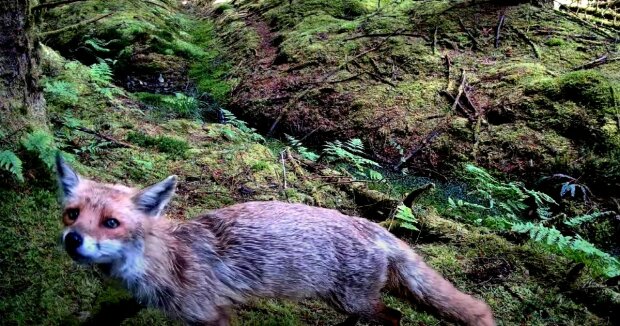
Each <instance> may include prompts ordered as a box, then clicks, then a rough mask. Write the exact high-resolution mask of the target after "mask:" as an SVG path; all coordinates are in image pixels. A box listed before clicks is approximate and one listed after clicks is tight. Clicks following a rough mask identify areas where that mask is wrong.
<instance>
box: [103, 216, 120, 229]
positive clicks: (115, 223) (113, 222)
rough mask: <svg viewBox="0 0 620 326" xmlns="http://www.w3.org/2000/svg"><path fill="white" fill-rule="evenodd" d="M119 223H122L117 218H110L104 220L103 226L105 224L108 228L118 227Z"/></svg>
mask: <svg viewBox="0 0 620 326" xmlns="http://www.w3.org/2000/svg"><path fill="white" fill-rule="evenodd" d="M119 225H120V223H119V222H118V220H117V219H115V218H108V219H106V220H105V221H103V226H105V227H106V228H108V229H116V228H117V227H118V226H119Z"/></svg>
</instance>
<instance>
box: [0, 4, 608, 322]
mask: <svg viewBox="0 0 620 326" xmlns="http://www.w3.org/2000/svg"><path fill="white" fill-rule="evenodd" d="M377 3H380V4H381V7H380V8H379V10H378V9H377V8H376V7H377ZM190 4H191V6H185V7H184V6H183V5H182V4H180V3H177V2H176V1H171V0H169V1H158V0H153V1H122V0H112V1H85V2H77V3H73V4H70V5H66V6H60V7H57V8H54V9H51V10H49V11H47V12H46V13H44V14H43V15H42V17H41V22H40V26H41V28H42V29H44V30H48V31H51V30H57V29H59V28H61V27H63V26H67V25H71V24H75V23H78V22H80V21H83V20H84V19H88V18H90V17H92V16H93V15H98V14H103V13H112V15H111V16H109V17H106V18H103V19H101V20H99V21H97V22H95V23H92V24H88V25H85V26H80V27H77V28H74V29H69V30H66V31H64V32H62V33H56V34H52V35H50V36H47V37H46V38H44V39H43V43H44V44H46V45H43V46H42V48H41V58H42V62H41V67H42V69H43V74H44V78H43V79H42V81H41V84H42V87H43V88H44V91H45V97H46V99H47V108H48V117H49V120H50V122H51V131H52V133H53V136H54V140H55V144H56V146H57V147H58V148H59V149H61V150H62V151H64V152H65V153H67V154H69V157H70V159H72V162H73V165H74V166H75V167H76V169H77V170H78V171H79V172H80V173H82V174H83V175H85V176H88V177H91V178H94V179H96V180H100V181H105V182H119V183H124V184H129V185H133V186H144V185H147V184H150V183H153V182H155V181H158V180H160V179H162V178H164V177H166V176H167V175H169V174H177V175H179V176H180V182H179V189H178V191H177V195H176V197H175V198H174V200H173V202H172V204H171V208H170V210H169V216H170V217H171V218H178V219H187V218H191V217H193V216H196V215H198V214H199V213H200V212H202V211H204V210H207V209H211V208H217V207H221V206H223V205H228V204H232V203H235V202H242V201H247V200H272V199H278V200H286V201H291V202H303V203H307V204H311V205H318V206H323V207H330V208H337V209H340V210H342V211H344V212H347V213H351V214H365V215H366V216H367V217H369V218H373V219H375V220H377V221H380V220H381V219H384V218H382V217H381V216H368V215H367V214H368V212H367V210H365V209H364V207H362V206H360V203H359V198H356V197H354V196H351V191H348V190H347V187H348V184H347V181H346V180H349V179H348V178H346V176H344V175H342V174H343V173H344V172H336V171H335V170H333V169H332V168H331V167H330V166H329V165H320V166H319V168H317V167H316V166H314V165H313V166H308V165H304V163H303V161H304V160H303V158H301V157H299V156H298V155H295V154H294V155H292V156H288V154H287V153H286V151H285V150H284V149H285V148H286V146H287V144H286V143H284V142H281V141H279V140H277V139H273V138H267V139H265V138H263V136H261V135H259V134H258V133H256V132H254V131H253V130H251V129H250V128H248V126H247V125H246V124H244V123H243V122H242V121H240V120H237V119H236V118H234V117H232V116H224V117H223V116H222V115H221V114H220V113H218V112H219V111H218V110H217V109H219V108H220V107H221V106H222V105H226V106H227V107H228V108H230V109H232V110H234V112H235V113H238V116H240V117H244V118H245V120H247V121H250V122H252V123H251V125H252V126H256V127H258V128H259V129H260V130H262V131H266V130H268V129H269V128H270V127H271V126H272V123H273V121H274V120H275V119H277V117H278V115H280V112H285V113H284V114H283V115H282V119H281V120H280V122H279V124H278V125H276V128H275V130H276V132H277V133H284V132H290V133H292V134H295V135H297V136H298V137H299V138H301V137H303V136H307V138H306V139H307V140H308V141H309V142H310V143H312V142H314V143H317V144H318V143H320V142H322V141H324V140H333V139H334V138H340V139H348V138H352V137H361V138H363V139H364V141H365V143H367V144H368V145H369V146H368V147H369V148H370V149H371V151H372V153H371V154H372V155H373V156H374V157H375V159H377V160H379V161H382V162H383V163H384V164H385V165H386V166H389V165H390V163H393V162H394V160H398V159H399V158H400V157H399V156H401V155H404V154H405V153H406V152H407V151H408V150H409V149H410V148H412V147H415V145H416V144H418V143H419V142H420V141H421V140H422V139H425V137H427V135H428V133H430V132H432V131H433V130H434V129H435V128H437V126H438V124H439V123H440V121H445V122H447V123H446V126H447V127H445V129H442V130H441V133H440V135H439V136H438V137H437V138H433V141H432V142H431V144H430V145H429V146H427V147H423V148H422V150H421V151H420V153H421V154H420V157H416V158H415V159H414V160H413V163H415V164H425V165H427V169H428V170H437V171H440V172H437V171H435V172H434V173H435V174H434V176H435V177H437V175H439V176H441V175H442V173H444V172H445V171H444V170H442V169H444V168H445V167H446V166H457V165H458V163H459V162H462V161H470V160H475V161H476V162H478V163H480V164H485V165H487V166H489V167H495V168H496V169H497V170H500V171H503V172H509V173H512V172H516V171H518V172H521V173H526V172H527V173H529V172H528V171H534V172H535V173H539V172H541V173H542V172H548V171H552V168H553V167H558V168H559V167H564V168H566V169H569V171H570V172H571V173H580V172H579V171H581V172H583V173H586V172H588V173H591V175H592V176H593V177H596V178H597V179H601V180H600V181H599V182H603V181H605V182H607V183H608V184H606V185H605V184H603V186H605V187H611V186H613V185H615V184H616V183H617V180H618V179H617V177H618V176H617V174H616V173H618V172H617V171H618V169H617V168H616V164H617V162H616V161H615V157H617V156H615V155H617V154H614V153H618V152H617V149H618V148H619V147H618V146H620V140H619V139H618V126H617V125H616V124H615V123H616V120H614V119H617V114H618V112H617V111H615V109H614V108H615V105H616V104H615V103H616V101H617V99H616V97H617V95H616V94H618V91H616V88H617V87H618V82H619V81H620V77H619V76H620V74H618V69H619V68H618V65H617V64H608V65H605V66H603V67H605V68H603V67H601V68H597V69H591V70H579V71H575V72H571V71H569V70H570V68H572V67H573V66H577V65H580V64H582V63H584V62H586V61H589V60H591V59H593V58H594V57H595V56H596V55H598V54H599V53H600V51H601V49H602V48H604V47H610V46H611V47H615V46H616V45H613V44H608V43H607V40H606V39H603V38H602V37H601V36H599V35H597V34H593V33H592V32H591V31H590V30H587V29H585V27H583V26H582V25H579V24H577V23H575V22H573V21H571V20H567V19H560V18H559V17H561V16H558V15H556V14H554V13H552V12H548V11H544V10H541V9H539V8H536V7H532V6H529V5H519V6H508V7H505V8H500V7H497V8H495V7H492V9H488V8H486V7H482V6H473V7H464V8H459V7H456V8H452V6H451V5H450V3H449V2H447V1H446V2H443V1H430V2H429V1H423V2H417V1H380V2H376V1H352V0H342V1H320V0H308V1H302V0H299V1H298V0H295V1H291V2H289V1H275V0H268V1H253V2H250V1H236V2H234V4H233V3H232V2H227V1H216V4H212V3H210V2H209V1H202V2H201V1H196V2H190ZM487 6H489V5H488V4H487ZM485 8H486V10H483V9H485ZM500 9H503V10H504V13H505V15H506V17H507V23H506V26H505V27H504V30H503V32H502V34H501V39H500V40H501V41H500V47H499V48H497V49H496V48H494V45H493V43H494V41H495V35H494V33H493V27H494V26H495V24H496V23H497V21H496V20H497V13H498V12H499V10H500ZM437 11H439V12H442V15H441V16H437V14H436V12H437ZM458 18H461V19H462V25H464V26H465V28H463V26H461V23H460V22H459V19H458ZM543 24H544V25H543ZM465 29H467V30H469V33H470V34H472V35H473V39H475V40H476V41H475V43H474V41H472V37H471V36H469V35H468V33H467V32H465ZM435 30H437V33H435ZM517 30H518V31H520V32H523V33H525V35H528V37H529V38H530V39H531V41H533V42H534V44H535V46H536V48H537V51H539V52H540V58H536V57H535V56H534V52H533V50H532V46H531V45H530V44H529V43H528V42H527V41H526V40H525V39H524V38H523V37H520V36H519V33H518V32H517ZM435 34H437V41H436V42H434V35H435ZM586 36H588V37H586ZM584 42H585V43H587V45H588V46H587V47H584V45H583V43H584ZM433 44H436V45H435V46H433ZM476 44H477V45H476ZM433 48H434V51H433ZM613 50H614V51H615V49H613ZM365 52H367V53H366V54H364V53H365ZM446 57H448V58H449V59H450V62H451V65H450V67H451V69H450V71H451V72H450V78H449V80H448V79H446V77H445V76H446V75H445V73H446V70H444V68H445V66H444V60H445V58H446ZM442 67H443V68H442ZM108 68H109V69H108ZM460 69H465V70H466V78H467V81H468V85H469V86H468V87H467V93H468V96H470V97H471V103H472V104H473V105H475V107H477V108H479V109H480V110H482V111H484V112H485V115H484V117H485V118H484V121H483V123H482V127H481V128H480V129H479V130H478V131H475V130H476V129H475V128H473V127H472V125H475V121H471V119H470V118H469V117H468V116H467V115H466V114H464V113H459V114H452V113H451V112H450V111H449V108H450V105H451V103H450V101H449V100H447V99H446V98H445V97H444V95H441V94H440V93H439V92H440V91H441V90H447V91H448V92H449V93H453V94H454V92H455V90H456V88H457V87H458V86H459V85H458V84H459V70H460ZM463 105H464V104H463ZM474 113H475V112H471V114H474ZM447 117H450V118H449V119H448V118H447ZM240 119H241V120H244V119H243V118H240ZM474 136H476V137H474ZM475 139H479V140H478V141H477V142H476V141H475ZM476 143H477V145H474V144H476ZM474 146H475V147H476V148H477V149H476V150H474ZM472 153H476V154H475V157H472ZM283 165H284V168H283ZM414 166H415V165H414ZM24 168H25V173H24V175H25V176H26V179H27V180H28V182H26V183H19V182H17V181H14V180H13V181H12V180H9V179H8V178H7V179H6V181H4V182H1V183H0V198H1V200H0V316H1V317H0V324H3V325H113V324H122V325H168V324H170V325H172V324H175V322H173V321H170V320H168V319H166V318H165V317H164V316H163V315H161V314H160V313H159V312H158V311H154V310H150V309H143V308H141V307H140V306H138V305H137V304H136V303H135V302H133V301H132V300H131V298H130V297H129V296H128V294H127V293H126V292H125V291H124V290H122V289H121V288H120V287H119V286H118V284H116V283H115V282H113V281H111V280H108V279H105V278H104V277H103V276H102V275H100V274H99V273H98V272H97V271H96V270H95V269H92V268H89V267H83V266H78V265H76V264H74V263H72V262H71V261H70V259H69V258H68V257H67V255H66V254H65V253H64V252H63V250H62V249H61V248H60V246H59V244H58V236H59V234H60V233H59V232H60V230H61V227H62V226H61V222H60V212H59V209H60V207H59V205H58V202H57V193H56V186H55V180H54V176H53V173H52V172H51V171H45V169H46V167H45V166H44V165H41V164H40V163H37V157H36V155H33V156H32V160H31V161H28V162H25V166H24ZM42 171H45V172H42ZM534 172H533V173H534ZM386 175H388V174H387V173H386ZM340 177H343V178H340ZM614 178H616V179H614ZM339 180H345V181H343V182H339ZM451 180H452V178H447V179H444V181H443V183H442V185H440V186H439V187H437V190H436V191H435V192H434V193H430V194H427V195H425V196H424V197H422V198H421V199H420V201H419V202H418V204H417V205H418V207H417V211H416V212H418V213H419V214H418V215H419V224H418V225H417V226H418V227H419V228H420V231H419V232H411V231H408V230H394V231H395V232H396V233H397V234H398V235H399V236H401V237H402V238H403V239H406V240H407V241H409V242H410V243H411V244H412V246H414V247H415V248H416V250H417V251H418V252H419V253H420V254H422V255H423V256H424V257H425V258H426V260H427V262H428V263H429V264H430V265H431V266H432V267H434V268H436V269H437V270H439V271H440V272H441V273H442V274H443V275H444V276H445V277H447V278H448V279H449V280H451V281H453V282H454V283H455V284H456V285H457V286H458V287H459V288H461V289H463V290H464V291H467V292H469V293H472V294H474V295H475V296H477V297H480V298H483V299H484V300H486V301H487V302H488V303H489V304H490V305H491V307H492V309H493V310H494V312H495V314H496V317H497V319H498V322H499V324H500V325H612V324H614V323H617V322H618V320H619V319H618V311H620V310H618V309H620V295H619V294H618V292H616V291H617V284H616V285H615V286H614V285H613V284H612V285H605V284H604V283H602V280H601V279H598V278H594V277H592V275H591V274H589V273H588V272H587V271H586V272H584V273H581V274H579V275H577V276H575V277H573V275H572V274H571V267H572V266H573V264H572V263H571V262H570V261H569V260H567V259H565V258H563V257H560V256H557V255H553V254H551V253H549V252H548V251H545V250H544V249H543V248H542V247H540V246H537V245H535V244H532V243H530V242H526V241H523V239H520V238H515V237H511V236H509V235H507V236H505V237H502V236H499V235H497V234H494V233H492V232H490V231H489V230H487V229H485V228H480V227H474V226H471V225H466V224H461V223H459V222H455V221H453V220H449V219H446V218H444V217H442V216H441V214H443V213H444V212H445V211H446V207H447V202H446V199H447V197H448V196H451V197H453V198H455V199H459V198H466V197H467V196H468V194H467V193H466V192H465V191H464V190H463V187H461V186H460V184H458V183H457V182H453V181H451ZM285 184H286V186H285ZM358 186H359V187H361V188H363V189H368V188H370V189H372V190H381V191H386V192H388V190H389V192H390V193H391V195H392V196H393V197H395V198H396V199H401V198H400V196H401V195H402V194H405V193H407V192H408V191H410V190H411V187H410V186H411V184H407V183H398V184H396V183H395V184H391V185H386V184H373V183H372V182H371V183H368V184H358ZM603 186H601V187H603ZM613 227H614V226H609V228H603V229H601V234H603V233H604V232H610V231H609V230H610V229H612V228H613ZM611 234H612V235H609V234H608V235H607V236H605V237H603V236H602V239H601V241H600V242H604V241H610V240H609V239H610V238H611V237H612V236H613V232H611ZM611 241H612V242H613V240H611ZM386 302H388V303H389V304H390V305H391V306H394V307H396V308H398V309H399V310H401V311H402V312H403V313H404V316H405V317H404V320H403V324H404V325H444V324H448V323H447V322H445V321H439V320H437V319H436V318H434V317H432V316H430V315H428V314H426V313H424V312H423V311H417V310H415V309H414V308H413V307H411V306H409V305H408V304H406V303H403V302H399V301H397V300H396V299H394V298H391V297H386ZM235 314H236V315H235V317H234V323H235V324H236V325H333V324H336V323H337V322H340V321H342V320H343V319H344V317H343V316H341V315H338V314H337V313H336V312H334V311H333V310H332V309H330V308H329V307H327V306H326V305H324V304H322V303H320V302H316V301H303V302H300V303H292V302H286V301H279V300H258V301H256V302H251V303H249V304H247V305H245V306H242V307H239V308H238V309H237V310H236V311H235Z"/></svg>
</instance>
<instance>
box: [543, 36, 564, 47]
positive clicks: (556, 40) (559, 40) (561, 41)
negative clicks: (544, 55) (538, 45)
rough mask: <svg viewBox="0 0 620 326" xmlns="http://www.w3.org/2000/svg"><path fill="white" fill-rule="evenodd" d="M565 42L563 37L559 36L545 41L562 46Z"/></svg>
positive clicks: (549, 44) (550, 44)
mask: <svg viewBox="0 0 620 326" xmlns="http://www.w3.org/2000/svg"><path fill="white" fill-rule="evenodd" d="M565 43H566V42H565V41H564V40H563V39H561V38H557V37H552V38H550V39H548V40H547V41H546V42H545V44H547V45H548V46H562V45H564V44H565Z"/></svg>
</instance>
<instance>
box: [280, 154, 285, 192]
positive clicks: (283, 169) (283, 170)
mask: <svg viewBox="0 0 620 326" xmlns="http://www.w3.org/2000/svg"><path fill="white" fill-rule="evenodd" d="M284 153H285V151H281V152H280V159H281V160H282V179H284V189H286V165H285V164H284Z"/></svg>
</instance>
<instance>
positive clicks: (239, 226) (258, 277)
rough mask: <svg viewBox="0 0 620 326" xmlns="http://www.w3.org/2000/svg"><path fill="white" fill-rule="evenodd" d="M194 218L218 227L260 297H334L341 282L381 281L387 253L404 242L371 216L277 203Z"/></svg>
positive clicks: (222, 246) (223, 244)
mask: <svg viewBox="0 0 620 326" xmlns="http://www.w3.org/2000/svg"><path fill="white" fill-rule="evenodd" d="M195 222H197V223H199V224H200V225H202V226H204V227H205V228H206V229H208V230H209V231H211V233H212V234H213V236H214V238H215V241H216V243H218V245H217V246H216V247H217V249H216V250H217V251H218V255H219V256H220V257H221V258H222V259H223V261H224V263H225V264H226V265H227V266H230V267H231V270H232V271H233V272H234V273H235V274H236V275H235V276H234V277H237V280H236V281H238V280H239V279H240V278H241V279H244V281H245V283H246V285H247V286H248V287H249V288H251V289H252V291H253V292H254V291H258V292H259V294H260V295H278V296H282V295H284V296H289V297H300V296H302V297H303V296H314V295H317V294H318V295H326V296H327V295H329V293H330V292H331V291H333V290H335V289H337V288H339V287H347V288H348V287H368V286H369V284H375V285H376V286H381V285H382V284H383V283H384V282H385V275H387V274H386V270H387V267H388V263H389V262H388V258H389V257H388V253H387V251H389V250H390V248H394V247H395V242H396V241H397V240H396V239H395V238H394V237H393V236H391V234H390V233H389V232H387V231H386V230H385V229H384V228H382V227H381V226H379V225H377V224H375V223H372V222H369V221H367V220H364V219H361V218H358V217H351V216H347V215H344V214H341V213H340V212H338V211H336V210H332V209H325V208H318V207H311V206H307V205H302V204H289V203H283V202H277V201H270V202H247V203H242V204H236V205H233V206H229V207H225V208H221V209H218V210H214V211H211V212H209V213H207V214H206V215H204V216H202V217H199V218H198V219H196V221H195ZM369 280H373V282H369ZM231 281H232V280H231ZM265 284H267V286H265Z"/></svg>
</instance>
